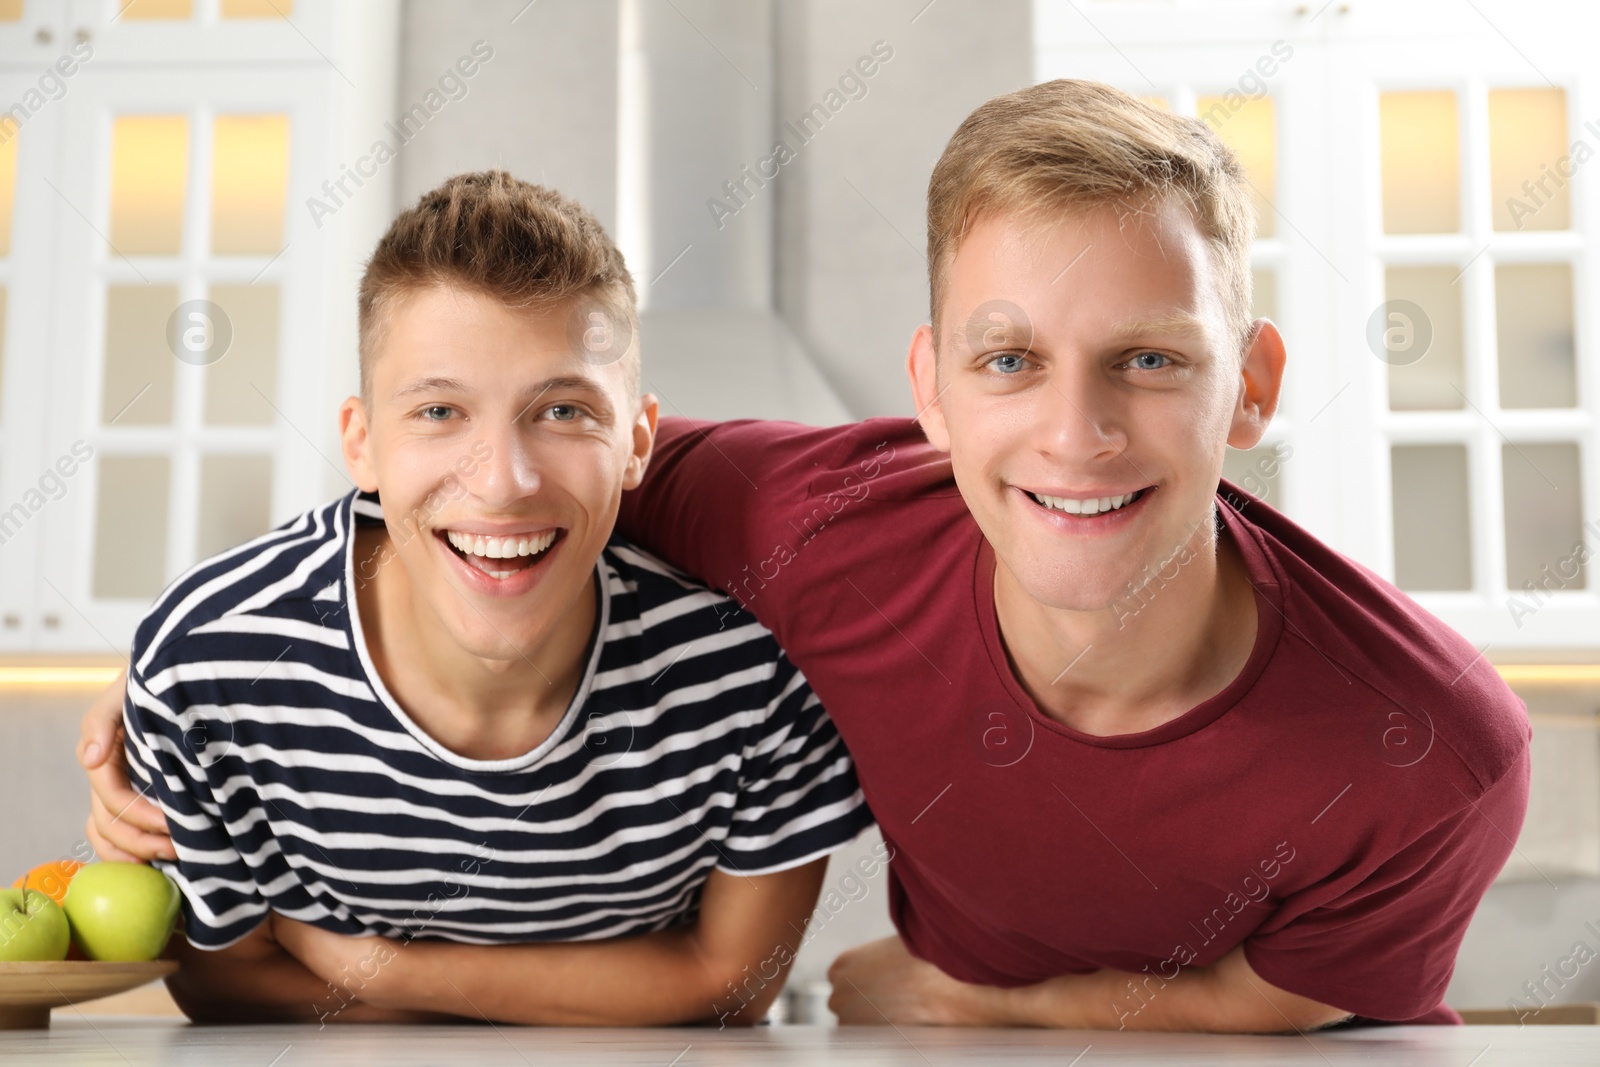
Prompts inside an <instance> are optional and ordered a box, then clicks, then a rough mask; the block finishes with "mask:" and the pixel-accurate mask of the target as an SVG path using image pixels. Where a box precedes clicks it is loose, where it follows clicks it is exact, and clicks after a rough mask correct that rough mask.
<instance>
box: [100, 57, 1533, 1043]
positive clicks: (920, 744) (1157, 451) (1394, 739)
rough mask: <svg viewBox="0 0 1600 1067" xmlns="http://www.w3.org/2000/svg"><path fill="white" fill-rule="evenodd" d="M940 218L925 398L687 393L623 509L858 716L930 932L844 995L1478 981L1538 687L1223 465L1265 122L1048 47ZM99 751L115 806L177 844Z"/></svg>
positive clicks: (1121, 1002)
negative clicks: (886, 413) (738, 408)
mask: <svg viewBox="0 0 1600 1067" xmlns="http://www.w3.org/2000/svg"><path fill="white" fill-rule="evenodd" d="M928 228H929V264H930V275H931V289H932V311H933V315H932V320H933V321H932V325H931V326H922V327H920V328H919V329H918V330H917V333H916V335H915V337H914V338H913V340H912V344H911V350H910V354H909V358H908V369H909V371H910V376H911V383H912V391H913V395H914V399H915V402H916V406H917V410H918V416H917V419H916V421H914V422H913V421H910V420H905V419H876V420H871V421H868V422H865V423H860V424H856V425H852V426H845V427H835V428H830V429H815V428H810V427H803V426H797V425H792V424H778V423H758V422H742V423H725V424H705V423H699V424H696V423H689V422H684V421H681V420H665V421H663V423H662V427H661V433H660V435H659V437H658V440H657V447H656V454H655V457H654V459H653V461H652V466H651V469H650V473H649V475H648V477H647V479H646V481H645V483H644V485H643V487H642V488H641V489H640V490H639V491H638V492H637V493H636V494H634V496H633V498H632V500H631V501H630V502H629V503H628V504H627V505H626V506H625V509H624V513H623V516H622V520H621V524H620V528H621V529H622V531H623V532H624V533H625V534H627V535H628V536H630V537H632V538H634V539H635V540H637V541H639V542H641V543H643V544H644V545H645V546H646V547H648V548H650V549H652V550H653V551H656V552H658V553H660V554H661V555H663V556H665V557H666V558H668V559H670V560H672V561H674V562H676V563H678V564H679V565H681V566H682V567H683V568H684V569H686V570H688V571H690V572H691V573H694V574H696V575H699V576H701V577H703V578H705V579H706V580H708V581H709V582H711V583H712V584H713V585H715V586H717V587H720V588H722V589H725V590H728V591H729V592H731V593H732V594H733V595H734V596H735V597H736V598H738V600H739V601H740V602H741V604H742V605H743V606H744V608H745V609H746V610H748V611H749V612H751V613H752V614H754V615H755V616H756V617H757V618H758V619H759V620H760V621H761V622H763V623H765V624H766V625H767V626H768V627H769V628H770V629H771V630H772V631H773V632H774V634H775V635H776V636H777V637H778V639H779V641H780V642H781V643H782V645H783V646H784V647H785V648H786V649H787V650H788V653H789V655H790V657H791V658H792V660H793V661H794V662H795V663H796V664H797V665H798V666H799V667H800V668H801V669H802V670H803V671H805V673H806V675H807V676H808V677H809V678H810V679H811V681H812V684H813V686H814V687H815V689H816V692H817V694H818V695H819V697H820V698H821V699H822V701H823V703H824V705H825V706H826V707H827V708H828V709H829V711H830V713H831V714H832V716H833V718H834V721H835V722H836V724H837V726H838V728H839V730H840V732H841V734H842V735H843V736H844V738H845V741H846V743H847V744H848V746H849V748H850V750H851V752H852V753H853V755H854V757H855V760H856V765H857V769H858V773H859V775H860V778H861V782H862V786H863V788H864V790H865V792H866V795H867V799H868V801H869V802H870V804H871V806H872V809H873V811H874V813H875V814H876V816H877V819H878V821H879V824H880V825H881V827H882V830H883V834H884V837H885V839H886V840H887V842H888V843H889V844H890V846H891V847H892V848H893V850H894V859H893V862H892V863H891V864H890V870H891V882H890V911H891V915H892V917H893V919H894V922H895V925H896V928H897V930H898V931H899V936H898V937H892V938H888V939H885V940H883V941H879V942H876V943H873V944H869V945H864V946H861V947H859V948H856V949H853V950H851V951H849V952H846V953H845V954H844V955H843V956H841V957H840V958H839V960H838V961H837V962H836V963H835V964H834V967H833V970H832V972H831V976H832V978H833V982H834V995H833V1000H832V1002H831V1006H832V1007H833V1009H834V1010H835V1011H836V1012H837V1013H838V1014H839V1015H840V1017H841V1018H842V1019H843V1020H845V1021H846V1022H882V1021H894V1022H908V1023H916V1022H923V1023H968V1024H989V1025H1007V1024H1024V1025H1044V1026H1070V1027H1109V1028H1129V1029H1134V1028H1139V1029H1181V1030H1212V1031H1287V1030H1290V1029H1300V1030H1304V1029H1308V1028H1312V1027H1316V1026H1323V1025H1327V1024H1330V1023H1332V1022H1335V1021H1337V1020H1339V1019H1342V1018H1345V1017H1347V1016H1351V1015H1356V1016H1360V1017H1365V1018H1371V1019H1380V1020H1394V1021H1407V1020H1409V1021H1420V1022H1451V1021H1457V1019H1456V1016H1455V1015H1454V1013H1453V1012H1451V1011H1450V1009H1448V1008H1446V1007H1444V1006H1443V1003H1442V997H1443V994H1444V990H1445V987H1446V985H1447V984H1448V982H1449V979H1450V975H1451V971H1452V969H1453V967H1454V960H1455V954H1456V950H1457V948H1458V947H1459V945H1460V942H1461V938H1462V935H1463V933H1464V931H1465V929H1466V926H1467V923H1468V921H1469V920H1470V919H1471V917H1472V913H1473V911H1474V909H1475V908H1476V906H1477V903H1478V901H1479V899H1480V898H1481V897H1482V895H1483V893H1484V892H1485V891H1486V889H1487V888H1488V886H1489V884H1490V882H1491V881H1492V880H1493V879H1494V877H1495V875H1496V874H1497V873H1498V872H1499V870H1500V868H1501V866H1502V865H1503V864H1504V862H1505V859H1506V857H1507V855H1508V854H1509V852H1510V850H1511V847H1512V843H1513V842H1514V841H1515V839H1516V836H1517V833H1518V831H1519V829H1520V827H1521V823H1522V818H1523V814H1524V812H1525V810H1526V806H1527V794H1528V769H1529V764H1528V740H1529V737H1530V731H1529V726H1528V721H1527V717H1526V714H1525V711H1524V709H1523V708H1522V705H1521V703H1520V702H1519V701H1518V700H1517V698H1516V697H1515V696H1514V695H1513V694H1512V693H1511V692H1510V691H1509V690H1508V689H1507V688H1506V686H1505V685H1504V683H1503V682H1502V681H1501V680H1500V678H1499V676H1498V675H1497V674H1496V673H1495V671H1494V670H1493V668H1492V667H1491V666H1490V665H1489V664H1488V663H1487V662H1485V661H1483V660H1482V658H1481V656H1480V655H1479V654H1478V652H1477V650H1476V649H1474V648H1473V647H1472V646H1471V645H1470V644H1469V643H1468V642H1467V641H1466V640H1465V639H1463V638H1462V637H1460V636H1459V635H1458V634H1456V633H1454V632H1453V631H1451V630H1450V629H1449V628H1448V627H1446V626H1445V625H1444V624H1442V623H1441V622H1439V621H1438V620H1437V619H1435V618H1433V617H1432V616H1430V615H1428V614H1427V613H1426V612H1424V611H1423V610H1421V609H1420V608H1419V607H1417V605H1416V604H1414V603H1412V602H1411V601H1410V600H1409V599H1408V598H1407V597H1405V595H1404V594H1402V593H1400V592H1399V591H1398V590H1396V589H1395V588H1394V586H1392V585H1391V584H1389V583H1388V582H1385V581H1384V580H1382V579H1381V578H1379V577H1377V576H1376V575H1374V574H1372V573H1371V572H1369V571H1367V570H1365V569H1364V568H1362V567H1361V566H1359V565H1358V564H1356V563H1353V562H1352V561H1350V560H1348V559H1346V558H1344V557H1343V556H1341V555H1339V554H1338V553H1336V552H1334V551H1333V550H1332V549H1330V548H1328V547H1327V546H1325V545H1323V544H1321V543H1320V542H1319V541H1317V540H1316V539H1315V538H1313V537H1312V536H1311V535H1310V534H1308V533H1306V532H1305V531H1304V530H1302V529H1300V528H1299V527H1298V526H1296V525H1294V524H1293V523H1292V522H1290V521H1288V520H1287V519H1285V518H1284V517H1283V516H1282V515H1280V514H1278V513H1277V512H1276V511H1274V510H1273V509H1271V508H1269V507H1268V506H1266V505H1265V504H1263V503H1262V502H1260V501H1259V500H1256V499H1254V498H1252V497H1250V496H1249V495H1247V494H1245V493H1242V492H1240V491H1239V490H1238V489H1236V488H1235V487H1233V486H1231V485H1229V484H1228V483H1226V482H1223V483H1221V485H1220V487H1219V478H1220V472H1221V469H1222V459H1223V454H1224V450H1225V448H1226V447H1228V446H1232V447H1236V448H1249V447H1251V446H1253V445H1255V444H1256V443H1257V442H1258V441H1259V440H1260V439H1261V436H1262V433H1263V431H1264V430H1265V429H1266V427H1267V425H1268V423H1269V422H1270V420H1271V418H1272V414H1273V412H1274V410H1275V408H1276V406H1277V401H1278V393H1279V386H1280V383H1281V378H1282V373H1283V367H1284V361H1285V353H1284V346H1283V341H1282V338H1281V337H1280V335H1279V333H1278V331H1277V329H1276V328H1275V327H1274V326H1273V325H1272V324H1271V323H1270V322H1268V321H1266V320H1257V321H1255V322H1251V321H1249V312H1248V308H1249V305H1250V291H1249V290H1250V273H1249V244H1250V240H1251V235H1252V232H1253V219H1252V213H1251V210H1250V207H1249V202H1248V189H1247V183H1246V181H1245V179H1244V178H1243V177H1242V175H1241V173H1240V170H1239V167H1238V164H1237V162H1236V161H1235V160H1234V158H1233V157H1232V155H1231V154H1230V153H1229V152H1228V150H1227V149H1226V148H1225V147H1223V145H1222V144H1221V142H1220V141H1219V140H1218V139H1217V138H1216V136H1215V135H1214V134H1213V133H1212V132H1211V131H1210V130H1209V129H1208V128H1207V127H1205V126H1204V125H1203V124H1201V123H1199V122H1197V121H1195V120H1192V119H1185V118H1181V117H1178V116H1175V115H1172V114H1171V113H1169V112H1166V111H1164V110H1162V109H1159V108H1155V107H1151V106H1149V105H1146V104H1144V103H1142V102H1140V101H1138V100H1136V99H1134V98H1132V97H1129V96H1127V95H1126V94H1123V93H1120V92H1117V91H1115V90H1111V89H1109V88H1107V87H1104V86H1099V85H1093V84H1089V83H1082V82H1051V83H1047V84H1044V85H1038V86H1034V87H1032V88H1029V89H1024V90H1022V91H1020V92H1017V93H1013V94H1010V95H1009V96H1005V97H1000V98H997V99H995V100H992V101H990V102H989V103H987V104H985V105H984V106H983V107H981V108H979V109H978V110H977V111H976V112H974V113H973V115H971V116H970V117H969V118H968V119H967V120H966V122H964V123H963V124H962V126H961V128H960V129H959V130H958V131H957V132H956V134H955V136H954V137H953V138H952V140H951V142H950V144H949V146H948V147H947V148H946V150H945V153H944V155H943V157H942V158H941V159H940V161H939V164H938V166H937V167H936V168H935V171H934V175H933V179H932V182H931V184H930V188H929V209H928ZM110 729H111V726H109V725H107V724H106V723H105V722H103V721H97V720H95V718H94V716H93V713H91V717H90V719H88V720H86V725H85V733H86V737H94V738H98V737H103V736H106V735H107V734H108V733H109V730H110ZM94 781H95V783H96V789H97V791H99V792H100V793H102V794H103V795H102V796H101V798H100V806H99V809H98V810H100V811H101V812H102V813H103V814H102V817H101V818H100V819H99V821H98V826H99V831H100V832H101V833H103V834H104V835H105V837H106V838H109V839H110V841H112V842H115V843H117V844H124V843H125V844H126V847H129V848H133V849H149V848H153V847H155V846H156V845H158V844H159V841H158V840H157V839H156V838H151V837H146V836H144V835H145V832H146V831H145V830H142V829H138V828H137V827H136V828H133V829H125V828H124V827H122V826H113V825H112V821H111V819H110V811H115V810H117V809H118V807H119V806H126V804H127V803H128V802H127V800H126V799H125V798H126V795H127V794H126V793H125V792H123V791H120V786H119V784H118V783H117V782H116V780H115V774H114V773H112V774H107V773H100V772H97V776H96V777H95V779H94ZM134 813H138V816H137V817H138V818H140V819H142V818H143V809H142V808H140V807H138V806H135V807H133V808H129V809H128V814H127V815H125V816H124V817H123V820H122V822H123V823H126V822H128V821H130V816H133V815H134ZM141 825H143V824H142V823H141Z"/></svg>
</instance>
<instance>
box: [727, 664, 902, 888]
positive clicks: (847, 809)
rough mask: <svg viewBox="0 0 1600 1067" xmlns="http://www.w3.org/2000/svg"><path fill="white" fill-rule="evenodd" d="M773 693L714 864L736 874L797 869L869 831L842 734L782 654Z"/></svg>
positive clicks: (864, 805) (748, 753) (866, 812)
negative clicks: (726, 832)
mask: <svg viewBox="0 0 1600 1067" xmlns="http://www.w3.org/2000/svg"><path fill="white" fill-rule="evenodd" d="M774 647H776V644H774ZM770 693H771V699H770V701H769V703H768V704H767V706H766V714H765V717H764V718H763V719H762V720H761V723H760V725H759V727H758V728H757V730H756V731H755V733H754V736H753V744H750V745H748V746H747V748H746V752H745V756H744V762H743V766H742V768H741V771H740V775H739V797H738V801H737V803H736V805H735V808H734V813H733V819H732V823H731V825H730V826H729V829H728V836H727V838H726V839H725V840H724V841H723V843H722V848H721V852H722V854H723V859H722V862H720V863H718V864H717V867H718V869H720V870H725V871H728V872H730V873H733V874H743V875H752V874H770V873H772V872H774V871H781V870H787V869H788V868H790V867H798V866H800V865H801V864H804V863H808V862H810V861H811V860H814V859H817V858H819V857H821V856H825V855H828V854H829V853H831V852H835V851H837V850H838V849H840V848H843V847H844V846H845V845H847V844H849V843H850V842H851V841H854V840H855V839H856V837H857V836H859V835H860V833H861V832H862V831H863V830H865V829H866V828H867V827H869V826H871V825H872V813H871V811H870V810H869V809H868V808H867V802H866V799H865V797H863V796H862V794H861V787H860V785H859V784H857V782H856V773H855V767H854V765H853V764H852V763H851V761H850V754H849V752H848V751H846V749H845V747H844V741H843V740H842V739H841V738H840V737H839V731H838V730H837V729H835V728H834V725H833V720H832V719H830V718H829V717H828V713H827V712H826V711H825V710H823V707H822V702H821V701H819V700H818V699H817V696H816V694H815V693H813V692H812V691H811V686H810V685H808V684H807V683H806V680H805V677H804V676H803V675H802V674H801V673H800V671H799V670H798V669H796V668H795V666H794V665H793V664H792V663H790V662H789V659H788V657H787V656H785V655H783V654H782V653H781V652H779V653H778V654H777V661H776V670H775V672H774V675H773V681H772V687H771V689H770Z"/></svg>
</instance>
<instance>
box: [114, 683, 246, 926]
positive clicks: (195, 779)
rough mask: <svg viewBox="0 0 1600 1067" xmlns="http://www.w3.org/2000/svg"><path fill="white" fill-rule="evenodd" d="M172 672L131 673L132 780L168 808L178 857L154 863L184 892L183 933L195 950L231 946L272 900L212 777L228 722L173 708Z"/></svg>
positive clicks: (127, 708)
mask: <svg viewBox="0 0 1600 1067" xmlns="http://www.w3.org/2000/svg"><path fill="white" fill-rule="evenodd" d="M134 662H135V663H137V662H138V657H137V656H135V657H134ZM172 676H173V672H172V671H165V672H157V673H154V681H153V682H152V683H150V684H147V683H146V680H145V679H144V677H142V676H141V674H140V673H139V672H137V671H134V672H131V673H130V674H129V676H128V692H127V695H126V697H125V698H124V700H123V709H122V716H123V726H124V732H125V734H126V737H127V743H126V748H125V751H126V754H127V759H128V772H129V778H130V780H131V781H132V782H133V784H134V786H135V788H138V789H139V790H140V791H142V792H143V793H144V794H145V795H146V796H148V797H149V798H150V799H152V800H153V801H155V802H156V803H157V804H158V805H160V807H161V810H162V811H163V812H164V813H165V814H166V817H167V827H168V830H169V831H170V832H171V834H172V843H173V845H174V850H175V851H176V852H177V854H178V858H177V861H176V862H173V861H171V860H158V861H156V863H155V866H156V867H157V868H159V869H160V870H162V871H165V872H166V873H167V874H168V875H170V876H171V878H172V880H173V881H174V882H176V883H177V884H178V888H179V889H180V890H181V891H182V893H183V929H184V935H185V936H186V937H187V938H188V940H189V942H190V944H192V945H194V946H195V947H197V948H202V949H221V948H227V947H228V946H229V945H231V944H233V943H234V942H235V941H238V940H239V939H240V938H242V937H244V936H245V935H246V934H248V933H250V931H252V930H254V929H255V928H256V927H257V926H259V925H260V924H261V921H262V919H264V918H265V917H266V915H267V912H268V909H267V903H266V901H265V899H264V898H263V897H262V895H261V893H260V891H259V889H258V888H257V885H256V881H255V878H254V877H253V876H252V872H251V871H250V868H249V866H248V865H247V864H246V863H245V861H244V858H243V856H241V855H240V853H239V851H238V847H237V845H236V844H235V842H234V841H233V839H232V838H231V837H230V835H229V834H228V832H227V829H226V823H225V818H224V815H223V812H222V808H221V806H220V805H219V804H218V802H217V800H216V798H215V796H214V795H213V792H212V783H211V781H210V779H209V777H208V771H209V770H211V769H212V768H214V767H215V766H216V765H217V761H218V755H219V752H220V751H221V749H222V748H223V747H225V745H226V744H227V733H228V731H227V729H226V724H223V723H218V722H216V721H214V720H212V719H209V718H207V717H206V716H205V715H204V714H203V713H202V712H200V710H199V709H193V710H191V709H189V708H186V707H182V708H178V709H174V707H173V706H172V705H171V704H170V703H169V701H170V700H174V699H176V700H179V701H181V698H182V692H181V687H178V686H175V685H173V684H172Z"/></svg>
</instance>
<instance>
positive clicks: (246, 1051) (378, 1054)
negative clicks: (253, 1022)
mask: <svg viewBox="0 0 1600 1067" xmlns="http://www.w3.org/2000/svg"><path fill="white" fill-rule="evenodd" d="M1074 1057H1076V1059H1075V1058H1074ZM1000 1061H1004V1062H1005V1063H1006V1064H1008V1065H1014V1067H1028V1065H1030V1064H1052V1065H1055V1067H1094V1065H1096V1064H1112V1063H1114V1064H1116V1065H1117V1067H1131V1065H1134V1064H1144V1063H1160V1064H1217V1065H1227V1067H1252V1065H1266V1064H1274V1065H1278V1064H1285V1065H1286V1064H1316V1065H1319V1067H1332V1065H1336V1064H1355V1063H1358V1062H1359V1063H1360V1064H1362V1065H1363V1067H1390V1065H1399V1064H1405V1065H1408V1067H1410V1065H1416V1064H1421V1065H1424V1067H1435V1065H1437V1067H1508V1065H1524V1064H1527V1065H1538V1067H1562V1065H1567V1064H1571V1065H1578V1064H1583V1065H1586V1067H1587V1065H1594V1064H1600V1027H1596V1026H1528V1027H1524V1028H1522V1029H1518V1028H1516V1027H1510V1026H1506V1027H1500V1026H1464V1027H1445V1026H1440V1027H1425V1026H1416V1027H1385V1028H1373V1029H1364V1030H1348V1031H1341V1032H1336V1033H1330V1034H1319V1035H1316V1036H1313V1037H1221V1036H1212V1035H1180V1034H1134V1033H1085V1032H1050V1031H1041V1030H960V1029H941V1028H914V1027H903V1028H899V1029H895V1028H891V1027H842V1028H834V1027H809V1026H782V1027H759V1028H755V1029H751V1030H725V1031H717V1030H714V1029H709V1028H707V1029H698V1028H684V1029H661V1030H622V1029H594V1030H584V1029H538V1028H523V1027H507V1026H500V1027H494V1026H489V1025H471V1024H467V1025H462V1026H426V1027H423V1026H416V1027H405V1026H361V1025H343V1026H340V1025H334V1026H329V1027H327V1028H326V1029H322V1030H318V1029H317V1028H316V1027H314V1026H206V1027H202V1026H191V1025H188V1024H187V1023H185V1022H183V1021H182V1020H172V1019H149V1018H133V1017H126V1016H84V1015H79V1016H75V1017H68V1018H58V1019H57V1020H56V1024H55V1027H54V1028H53V1029H51V1030H49V1031H44V1030H35V1031H12V1032H4V1033H0V1063H3V1064H5V1065H6V1067H19V1065H22V1064H34V1063H51V1064H74V1065H77V1064H84V1065H87V1064H107V1065H115V1067H143V1065H145V1064H163V1065H165V1064H177V1065H183V1064H195V1065H197V1067H297V1065H300V1064H374V1063H376V1064H383V1065H385V1067H406V1065H410V1064H471V1065H473V1067H491V1065H498V1064H513V1065H524V1067H526V1065H534V1064H537V1065H540V1067H543V1065H546V1064H563V1065H565V1064H580V1065H581V1064H610V1063H617V1064H640V1065H653V1067H669V1065H670V1067H691V1065H694V1064H727V1065H730V1067H749V1065H753V1064H763V1063H772V1064H814V1063H818V1064H820V1063H838V1064H858V1065H868V1064H871V1065H889V1064H894V1065H900V1064H904V1065H907V1067H945V1065H946V1064H949V1065H955V1064H968V1063H974V1062H977V1063H995V1062H1000Z"/></svg>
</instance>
